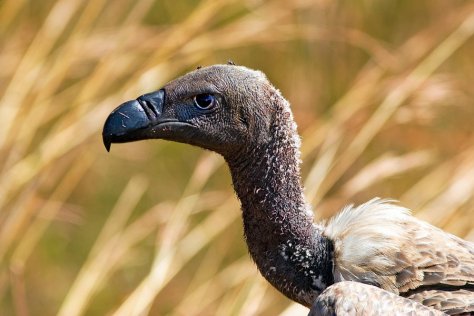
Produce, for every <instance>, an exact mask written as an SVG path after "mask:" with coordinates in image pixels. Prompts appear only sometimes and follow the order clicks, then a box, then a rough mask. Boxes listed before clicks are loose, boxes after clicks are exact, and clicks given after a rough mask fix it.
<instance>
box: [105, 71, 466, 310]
mask: <svg viewBox="0 0 474 316" xmlns="http://www.w3.org/2000/svg"><path fill="white" fill-rule="evenodd" d="M102 136H103V141H104V145H105V147H106V149H107V150H110V146H111V144H112V143H126V142H132V141H138V140H143V139H164V140H168V141H175V142H181V143H186V144H190V145H194V146H198V147H201V148H204V149H207V150H211V151H214V152H216V153H218V154H220V155H221V156H222V157H223V158H224V159H225V161H226V163H227V165H228V167H229V169H230V173H231V177H232V184H233V187H234V190H235V192H236V194H237V196H238V198H239V200H240V202H241V208H242V218H243V225H244V234H245V239H246V242H247V246H248V250H249V253H250V255H251V257H252V259H253V260H254V262H255V263H256V266H257V268H258V270H259V271H260V273H261V274H262V275H263V276H264V277H265V279H266V280H267V281H268V282H269V283H270V284H272V285H273V286H274V287H275V288H276V289H278V290H279V291H280V292H281V293H283V294H284V295H286V296H287V297H288V298H290V299H291V300H293V301H296V302H298V303H300V304H303V305H304V306H307V307H308V308H310V315H370V314H373V315H377V314H403V315H405V314H413V315H415V314H417V315H418V314H420V315H442V314H443V313H446V314H450V315H457V314H461V315H469V314H474V244H473V243H470V242H468V241H465V240H463V239H461V238H458V237H456V236H454V235H451V234H449V233H446V232H444V231H442V230H440V229H438V228H436V227H434V226H432V225H430V224H428V223H426V222H423V221H421V220H418V219H417V218H415V217H414V216H412V215H411V214H410V211H409V210H408V209H406V208H404V207H401V206H399V205H397V204H396V203H394V202H393V201H391V200H384V199H379V198H374V199H372V200H370V201H368V202H366V203H364V204H361V205H359V206H357V207H355V206H352V205H351V206H347V207H346V208H344V209H343V210H342V211H341V212H339V213H338V215H336V216H335V217H334V218H332V219H331V220H329V221H328V222H320V223H315V222H314V221H313V212H312V209H311V207H310V206H309V205H308V203H307V202H306V200H305V197H304V192H303V191H304V190H303V187H302V184H301V176H300V137H299V135H298V132H297V127H296V123H295V121H294V119H293V115H292V112H291V109H290V105H289V103H288V101H287V100H286V99H285V98H284V97H283V96H282V95H281V93H280V92H279V90H277V89H276V88H275V87H274V86H273V85H272V84H271V83H270V82H269V81H268V79H267V78H266V76H265V75H264V74H263V73H262V72H260V71H256V70H252V69H249V68H246V67H243V66H236V65H233V64H224V65H212V66H208V67H202V68H198V69H196V70H194V71H191V72H189V73H187V74H185V75H184V76H182V77H180V78H177V79H175V80H173V81H171V82H169V83H168V84H166V85H165V86H164V87H163V88H161V89H159V90H157V91H155V92H151V93H148V94H144V95H142V96H140V97H138V98H137V99H136V100H132V101H128V102H125V103H123V104H122V105H120V106H119V107H117V108H116V109H115V110H114V111H112V113H111V114H110V115H109V117H108V118H107V120H106V122H105V125H104V129H103V134H102Z"/></svg>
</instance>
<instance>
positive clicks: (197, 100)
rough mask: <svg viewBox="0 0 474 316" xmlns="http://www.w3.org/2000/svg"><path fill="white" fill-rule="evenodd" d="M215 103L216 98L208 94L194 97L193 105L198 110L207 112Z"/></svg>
mask: <svg viewBox="0 0 474 316" xmlns="http://www.w3.org/2000/svg"><path fill="white" fill-rule="evenodd" d="M216 103H217V100H216V97H215V96H213V95H212V94H209V93H202V94H198V95H197V96H195V97H194V105H195V106H196V107H197V108H198V109H200V110H209V109H210V108H212V107H214V106H215V105H216Z"/></svg>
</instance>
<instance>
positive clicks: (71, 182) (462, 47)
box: [0, 0, 474, 315]
mask: <svg viewBox="0 0 474 316" xmlns="http://www.w3.org/2000/svg"><path fill="white" fill-rule="evenodd" d="M473 33H474V7H473V5H472V4H471V3H470V2H463V1H457V2H452V1H438V2H430V1H425V2H413V3H398V4H394V3H389V2H360V3H357V2H354V3H344V4H343V3H339V2H331V1H318V2H315V1H305V0H301V1H291V2H290V1H284V0H271V1H246V2H241V1H235V0H225V1H224V0H223V1H211V0H205V1H201V2H199V3H195V2H193V1H180V2H176V1H168V0H165V1H154V0H145V1H132V0H118V1H103V0H102V1H80V0H75V1H74V0H46V1H41V2H26V1H18V0H4V1H3V2H2V3H1V4H0V43H1V45H0V67H1V69H2V72H1V73H0V170H1V171H0V262H1V264H0V306H1V314H2V315H3V314H5V315H51V314H56V313H58V314H59V315H103V314H113V315H144V314H150V315H165V314H172V315H184V314H186V315H213V314H215V315H222V314H223V315H228V314H229V315H276V314H281V315H293V314H295V313H301V312H302V313H303V314H304V309H303V310H302V309H301V308H300V307H297V306H296V305H294V304H292V303H291V302H290V301H288V300H287V299H285V298H283V297H282V296H281V295H280V294H278V293H277V292H276V291H275V290H273V289H272V288H271V287H270V286H268V285H267V283H266V282H265V281H264V280H263V279H262V278H261V277H260V276H259V275H258V272H257V270H256V268H255V266H254V265H253V263H252V262H251V261H250V258H249V256H248V255H247V252H246V248H245V244H244V241H243V238H242V228H241V222H240V211H239V205H238V202H237V201H236V199H235V197H234V195H233V192H232V188H231V187H230V185H229V184H230V178H229V176H228V173H227V171H226V168H225V166H224V164H223V161H222V159H221V158H220V157H217V156H216V155H213V154H211V153H203V152H202V151H200V150H197V149H193V148H190V147H189V146H184V145H179V144H169V143H164V142H146V143H145V142H144V143H137V144H127V145H123V146H114V148H113V150H112V153H111V154H107V153H106V152H105V150H103V148H102V145H101V137H100V132H101V127H102V124H103V122H104V119H105V117H106V116H107V114H108V113H109V112H110V111H111V110H112V109H113V108H114V107H115V106H117V105H118V104H120V103H121V102H123V101H124V100H127V99H131V98H134V97H136V96H137V95H140V94H143V93H145V92H149V91H151V90H153V89H156V88H158V87H159V86H161V85H162V84H164V83H165V82H166V81H168V80H170V79H172V78H173V77H175V76H177V75H180V74H182V73H183V72H186V71H187V70H189V69H192V68H194V67H196V66H197V65H200V64H202V65H207V64H211V63H222V62H226V61H227V59H232V60H234V61H236V62H237V63H239V64H244V65H248V66H250V67H254V68H258V69H261V70H263V71H265V72H266V73H267V74H268V76H269V78H270V79H271V81H272V82H275V83H276V84H277V85H278V87H279V88H280V89H281V90H282V91H283V93H284V95H285V96H286V97H287V98H288V99H289V100H290V101H291V102H292V104H293V109H294V111H295V116H296V119H297V121H298V123H299V126H300V132H301V133H302V135H303V148H302V151H303V159H304V161H305V163H304V166H303V167H304V169H303V170H304V181H305V185H306V194H307V196H308V198H309V199H310V200H311V201H312V203H313V205H314V207H315V209H316V210H317V211H318V213H317V217H318V218H326V217H328V216H331V215H332V214H334V213H335V212H336V211H337V210H338V209H340V207H342V206H343V205H344V204H346V203H352V202H354V203H357V202H362V201H364V200H367V199H369V198H371V197H373V196H383V197H392V198H396V199H399V200H400V201H401V203H402V204H403V205H406V206H408V207H411V208H412V209H413V210H414V212H415V213H416V215H417V216H419V217H420V218H423V219H424V220H427V221H429V222H432V223H434V224H436V225H438V226H440V227H442V228H444V229H446V230H448V231H450V232H453V233H455V234H457V235H459V236H461V237H464V238H468V239H470V240H474V226H473V223H474V211H473V209H474V147H473V144H474V142H473V141H474V134H473V128H472V127H473V126H474V108H473V104H474V94H473V92H472V88H471V83H472V82H473V80H474V77H473V75H472V74H473V73H474V60H473V59H472V52H473V50H474V41H473V39H472V38H473Z"/></svg>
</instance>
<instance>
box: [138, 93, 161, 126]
mask: <svg viewBox="0 0 474 316" xmlns="http://www.w3.org/2000/svg"><path fill="white" fill-rule="evenodd" d="M137 101H138V102H139V103H140V105H141V106H142V107H143V110H144V111H145V113H146V116H148V119H150V120H151V121H153V120H155V119H156V118H157V117H158V113H157V112H156V110H155V109H154V108H153V106H152V105H151V103H150V101H148V100H145V99H143V98H142V97H140V98H138V99H137Z"/></svg>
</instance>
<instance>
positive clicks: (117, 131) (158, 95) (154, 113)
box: [102, 89, 166, 151]
mask: <svg viewBox="0 0 474 316" xmlns="http://www.w3.org/2000/svg"><path fill="white" fill-rule="evenodd" d="M164 101H165V90H163V89H161V90H158V91H156V92H152V93H148V94H144V95H142V96H141V97H139V98H138V99H136V100H132V101H127V102H125V103H123V104H121V105H120V106H119V107H117V108H116V109H115V110H113V111H112V113H110V115H109V117H108V118H107V120H106V121H105V124H104V129H103V131H102V139H103V141H104V146H105V149H107V151H110V146H111V145H112V143H127V142H132V141H137V140H142V139H147V138H153V136H151V135H150V127H153V126H157V125H159V124H160V123H163V122H166V121H164V120H163V119H162V112H163V104H164Z"/></svg>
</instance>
